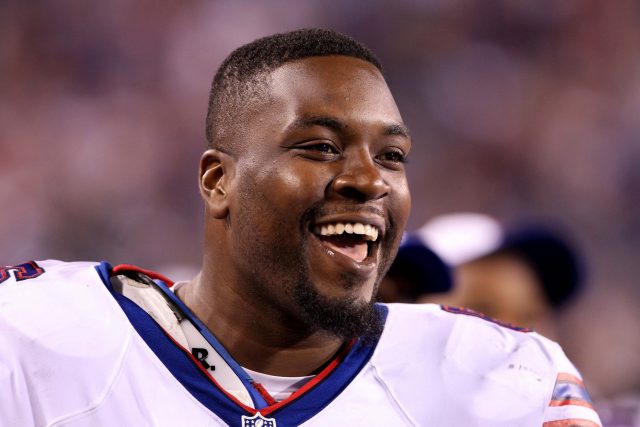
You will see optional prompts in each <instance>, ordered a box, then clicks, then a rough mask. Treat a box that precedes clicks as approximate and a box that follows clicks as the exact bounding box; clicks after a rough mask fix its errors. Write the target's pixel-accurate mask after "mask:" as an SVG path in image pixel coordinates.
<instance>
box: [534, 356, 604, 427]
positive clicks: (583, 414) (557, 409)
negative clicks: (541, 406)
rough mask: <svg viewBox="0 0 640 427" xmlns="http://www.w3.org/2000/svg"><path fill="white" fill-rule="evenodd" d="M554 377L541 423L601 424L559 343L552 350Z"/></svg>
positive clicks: (551, 426) (555, 426) (560, 426)
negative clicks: (554, 367)
mask: <svg viewBox="0 0 640 427" xmlns="http://www.w3.org/2000/svg"><path fill="white" fill-rule="evenodd" d="M553 358H554V362H555V365H556V367H557V376H556V381H555V384H554V387H553V391H552V393H551V398H550V399H549V404H548V405H547V407H546V409H545V412H544V422H543V424H542V426H543V427H569V426H571V427H602V422H601V421H600V417H599V416H598V414H597V412H596V411H595V409H594V407H593V402H592V401H591V397H589V393H588V392H587V389H586V387H585V385H584V382H583V380H582V377H581V375H580V373H579V372H578V370H577V369H576V368H575V367H574V366H573V364H572V363H571V362H570V361H569V359H568V358H567V356H566V355H565V354H564V352H563V351H562V349H561V348H560V346H557V345H556V350H555V352H554V354H553Z"/></svg>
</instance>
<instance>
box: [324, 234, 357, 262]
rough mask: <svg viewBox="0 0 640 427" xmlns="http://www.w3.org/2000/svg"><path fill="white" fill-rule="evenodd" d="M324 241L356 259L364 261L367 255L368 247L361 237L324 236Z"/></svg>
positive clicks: (334, 248) (336, 250)
mask: <svg viewBox="0 0 640 427" xmlns="http://www.w3.org/2000/svg"><path fill="white" fill-rule="evenodd" d="M322 241H323V242H324V243H325V244H326V245H327V246H328V247H330V248H331V249H332V250H333V251H335V252H339V253H341V254H342V255H345V256H348V257H349V258H351V259H352V260H354V261H357V262H362V261H364V259H365V258H366V257H367V251H368V247H367V244H366V243H365V242H363V241H362V238H361V237H351V236H349V235H347V236H345V235H341V236H331V237H324V238H322Z"/></svg>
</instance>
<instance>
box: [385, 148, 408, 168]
mask: <svg viewBox="0 0 640 427" xmlns="http://www.w3.org/2000/svg"><path fill="white" fill-rule="evenodd" d="M378 161H379V162H380V163H382V164H388V165H392V166H397V165H401V164H403V163H406V162H407V156H406V155H405V154H404V153H403V152H402V151H401V150H399V149H389V150H387V151H384V152H382V153H381V154H379V155H378Z"/></svg>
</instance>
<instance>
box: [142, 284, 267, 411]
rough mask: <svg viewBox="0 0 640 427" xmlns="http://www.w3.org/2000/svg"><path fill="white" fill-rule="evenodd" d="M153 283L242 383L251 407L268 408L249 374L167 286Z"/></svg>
mask: <svg viewBox="0 0 640 427" xmlns="http://www.w3.org/2000/svg"><path fill="white" fill-rule="evenodd" d="M154 283H156V284H157V285H158V287H159V288H160V289H161V290H162V292H164V293H165V295H167V297H169V299H171V301H173V303H174V304H176V305H177V306H178V307H179V308H180V310H182V312H183V313H184V314H185V315H186V316H187V318H188V319H189V320H190V321H191V323H193V325H194V326H195V327H196V329H197V330H198V332H200V333H201V334H202V336H203V337H204V339H206V340H207V341H208V342H209V344H211V346H212V347H213V348H214V350H215V351H216V352H218V354H219V355H220V357H222V358H223V359H224V361H225V362H226V363H227V364H228V365H229V367H230V368H231V370H232V371H233V373H234V374H236V376H237V377H238V379H239V380H240V381H241V382H242V385H244V388H245V389H246V390H247V392H248V393H249V396H251V400H252V401H253V407H254V408H256V409H262V408H266V407H267V406H269V404H268V403H267V401H266V400H265V399H264V397H262V396H261V395H260V393H258V390H256V389H255V388H254V387H253V386H252V383H253V382H254V381H253V378H251V376H249V374H247V372H246V371H245V370H244V369H242V367H241V366H240V365H239V364H238V362H236V361H235V360H233V358H232V357H231V355H230V354H229V352H228V351H227V349H226V348H224V347H223V346H222V344H221V343H220V342H219V341H218V339H217V338H216V337H215V336H214V335H213V334H212V333H211V332H210V331H209V329H208V328H207V327H206V326H205V325H204V323H202V322H201V321H200V319H198V318H197V317H196V316H195V315H194V314H193V313H192V312H191V310H190V309H189V308H188V307H187V306H186V305H185V304H184V303H183V302H182V301H181V300H180V298H178V297H177V296H176V294H175V293H173V292H172V291H171V290H170V289H169V288H168V287H167V285H166V284H165V283H164V282H163V281H162V280H154Z"/></svg>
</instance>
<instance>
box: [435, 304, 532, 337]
mask: <svg viewBox="0 0 640 427" xmlns="http://www.w3.org/2000/svg"><path fill="white" fill-rule="evenodd" d="M440 308H442V309H443V310H444V311H448V312H449V313H455V314H466V315H467V316H473V317H479V318H480V319H484V320H486V321H488V322H491V323H495V324H496V325H500V326H504V327H505V328H509V329H513V330H514V331H518V332H532V331H533V329H531V328H525V327H523V326H516V325H513V324H511V323H507V322H501V321H500V320H498V319H494V318H493V317H489V316H487V315H486V314H484V313H480V312H479V311H475V310H471V309H470V308H464V307H452V306H450V305H441V306H440Z"/></svg>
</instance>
